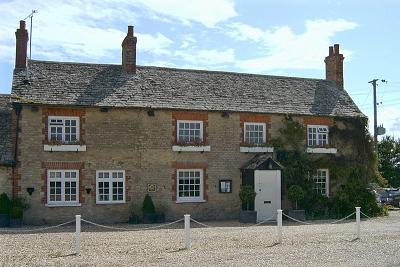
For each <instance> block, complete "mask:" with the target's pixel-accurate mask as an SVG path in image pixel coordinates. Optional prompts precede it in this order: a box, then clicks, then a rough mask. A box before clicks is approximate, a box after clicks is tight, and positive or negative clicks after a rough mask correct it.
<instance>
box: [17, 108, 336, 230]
mask: <svg viewBox="0 0 400 267" xmlns="http://www.w3.org/2000/svg"><path fill="white" fill-rule="evenodd" d="M63 112H64V113H65V114H64V115H68V116H69V115H70V114H71V112H73V113H74V114H78V115H79V116H80V118H81V129H80V131H81V136H82V140H83V142H84V143H85V145H86V147H87V151H86V152H47V151H44V149H43V145H44V144H45V143H46V142H47V141H46V127H47V126H46V123H47V122H46V116H48V115H49V116H51V115H55V114H57V115H63ZM195 113H197V112H193V111H192V112H190V114H191V115H190V116H195V117H196V115H193V114H195ZM198 113H199V114H200V115H199V116H200V117H201V118H203V119H205V120H207V121H206V123H204V125H205V126H204V127H205V133H204V134H205V135H206V136H207V139H206V140H207V143H208V145H210V146H211V151H210V152H174V151H172V145H173V144H175V141H176V140H175V137H174V134H175V133H176V132H175V131H176V129H175V123H176V119H179V116H183V117H185V115H182V114H185V112H183V111H180V112H173V111H168V110H162V111H161V110H155V115H154V116H149V115H148V112H147V110H145V109H112V108H110V109H108V112H100V109H99V108H85V109H83V108H82V109H74V110H73V111H71V110H69V111H68V110H67V109H58V108H39V110H35V109H31V108H30V107H28V106H25V107H24V108H23V110H22V116H21V121H20V128H21V132H20V144H19V163H20V164H19V165H18V166H19V168H18V173H19V174H20V175H21V179H20V180H18V186H20V188H21V190H20V194H21V195H22V196H24V197H26V199H27V201H28V203H29V206H30V208H29V209H28V210H27V211H26V213H25V215H24V218H25V221H26V222H27V223H31V224H43V223H56V222H62V221H66V220H70V219H72V218H73V216H74V215H75V214H81V215H82V216H83V217H85V218H86V219H91V220H95V221H98V222H121V221H127V220H128V217H129V214H130V213H131V211H132V210H134V211H136V212H139V211H140V208H141V206H142V202H143V199H144V196H145V194H147V187H148V184H156V185H157V191H156V192H153V193H149V194H150V195H151V196H152V198H153V201H154V203H155V206H156V208H158V209H159V210H162V211H164V212H165V213H166V216H167V219H169V220H171V219H176V218H181V217H182V216H183V214H185V213H190V214H191V215H192V216H193V217H194V218H201V219H233V218H237V217H238V214H239V210H240V200H239V197H238V193H239V189H240V184H241V174H240V170H239V168H240V167H241V166H242V165H244V164H245V163H246V162H247V161H248V160H249V159H251V158H252V157H253V156H254V155H255V154H254V153H240V152H239V151H240V143H241V140H242V128H241V126H240V125H241V118H242V119H243V118H244V117H245V116H243V114H239V113H230V114H229V116H222V113H221V112H208V113H205V115H206V116H204V112H198ZM241 115H242V116H241ZM260 118H261V119H262V120H265V121H266V122H267V126H268V128H269V129H268V131H269V132H268V134H267V136H268V137H271V138H274V137H276V136H278V135H279V128H280V127H282V118H283V116H280V115H271V116H269V115H262V116H261V117H259V119H260ZM298 119H299V118H298ZM63 164H64V165H63ZM69 164H78V165H79V169H80V181H79V182H80V194H81V195H80V200H81V206H80V207H46V199H47V197H46V192H47V191H46V190H47V188H46V187H47V185H46V179H47V176H46V170H47V169H49V168H52V167H51V166H59V168H61V166H69ZM78 165H77V166H78ZM49 166H50V167H49ZM180 166H201V168H204V169H205V174H206V185H205V190H206V199H205V200H206V201H205V202H202V203H176V201H175V199H174V196H176V192H175V190H176V187H175V184H174V183H175V181H174V179H175V172H176V169H177V168H180ZM327 167H328V166H327ZM54 168H56V167H54ZM96 170H125V172H126V203H125V204H96ZM220 179H230V180H232V187H233V192H232V193H219V180H220ZM27 187H34V188H35V192H34V193H33V194H32V195H31V196H29V195H27V193H26V188H27ZM89 188H90V190H91V192H90V193H87V192H86V189H89Z"/></svg>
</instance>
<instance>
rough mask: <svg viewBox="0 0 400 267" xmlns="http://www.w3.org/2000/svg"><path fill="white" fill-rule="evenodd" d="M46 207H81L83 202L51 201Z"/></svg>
mask: <svg viewBox="0 0 400 267" xmlns="http://www.w3.org/2000/svg"><path fill="white" fill-rule="evenodd" d="M44 206H45V207H48V208H56V207H80V206H82V204H81V203H50V204H45V205H44Z"/></svg>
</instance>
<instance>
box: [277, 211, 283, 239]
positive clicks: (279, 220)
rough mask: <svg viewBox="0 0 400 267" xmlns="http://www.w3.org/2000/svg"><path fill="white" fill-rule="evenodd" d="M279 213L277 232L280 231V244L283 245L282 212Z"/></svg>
mask: <svg viewBox="0 0 400 267" xmlns="http://www.w3.org/2000/svg"><path fill="white" fill-rule="evenodd" d="M277 211H278V217H277V219H276V222H277V231H278V244H281V243H282V210H277Z"/></svg>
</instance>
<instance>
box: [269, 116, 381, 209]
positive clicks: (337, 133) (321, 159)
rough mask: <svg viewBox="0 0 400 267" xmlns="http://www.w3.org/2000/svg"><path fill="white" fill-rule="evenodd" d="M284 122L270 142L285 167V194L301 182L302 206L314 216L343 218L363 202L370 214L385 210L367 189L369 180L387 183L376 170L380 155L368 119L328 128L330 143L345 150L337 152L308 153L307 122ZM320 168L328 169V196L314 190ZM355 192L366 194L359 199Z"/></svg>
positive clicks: (345, 121)
mask: <svg viewBox="0 0 400 267" xmlns="http://www.w3.org/2000/svg"><path fill="white" fill-rule="evenodd" d="M283 125H284V126H283V127H282V128H281V129H280V130H279V132H280V137H278V138H275V139H273V140H271V142H272V144H273V146H274V148H275V151H276V159H277V160H278V161H279V162H280V163H282V165H283V166H285V169H284V172H283V194H284V195H286V193H287V192H286V191H287V188H289V187H290V186H291V185H295V184H296V185H300V186H301V187H302V188H303V190H304V191H305V196H306V197H305V198H304V199H303V201H302V202H301V205H300V206H302V208H304V209H305V210H306V212H307V214H308V216H312V217H340V216H341V215H343V214H345V215H347V214H348V213H351V212H352V211H353V209H354V206H355V205H363V206H364V211H367V212H368V213H369V214H370V215H377V214H381V213H382V209H380V208H379V207H378V206H377V204H376V203H375V198H374V196H373V195H372V194H371V193H370V192H369V191H368V189H367V184H368V183H369V182H373V181H375V182H378V183H379V184H380V185H385V180H384V179H383V178H382V177H381V176H380V175H379V172H378V171H377V157H376V154H375V152H374V149H373V143H372V139H371V136H370V135H369V133H368V127H367V126H368V125H367V120H366V118H363V117H359V118H336V119H335V124H334V125H333V126H332V127H331V128H330V130H329V140H330V143H331V144H334V145H335V146H340V147H338V148H339V149H338V150H339V151H343V152H340V154H337V155H332V154H324V155H316V154H309V153H306V152H305V146H306V142H305V140H306V136H307V135H306V128H305V127H304V125H303V124H302V123H300V122H299V121H296V120H295V119H293V118H292V117H291V116H289V115H287V116H285V118H284V119H283ZM321 168H329V178H330V186H331V188H330V189H332V190H330V191H333V192H334V193H333V195H332V196H331V197H330V198H329V199H328V198H327V197H325V196H322V195H318V194H315V193H314V191H313V181H312V179H310V177H311V176H312V174H313V173H316V170H317V169H321ZM349 188H350V189H351V190H350V191H352V192H350V191H349ZM357 190H358V191H357ZM360 190H361V191H360ZM353 191H354V192H353ZM356 191H357V192H356ZM353 194H358V195H359V196H363V197H362V198H361V199H357V198H354V197H353V196H352V195H353ZM349 209H351V210H349ZM346 213H347V214H346Z"/></svg>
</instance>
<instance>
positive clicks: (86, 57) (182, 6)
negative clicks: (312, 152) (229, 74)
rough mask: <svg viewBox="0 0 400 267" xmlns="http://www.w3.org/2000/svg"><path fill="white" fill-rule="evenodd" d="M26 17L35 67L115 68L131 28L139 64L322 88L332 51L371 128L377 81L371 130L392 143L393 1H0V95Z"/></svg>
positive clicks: (396, 4)
mask: <svg viewBox="0 0 400 267" xmlns="http://www.w3.org/2000/svg"><path fill="white" fill-rule="evenodd" d="M32 10H37V11H38V13H36V14H35V15H34V18H33V31H32V59H37V60H50V61H73V62H91V63H112V64H120V63H121V42H122V40H123V38H124V37H125V35H126V31H127V26H128V25H134V27H135V35H136V36H137V37H138V43H137V53H138V55H137V63H138V65H151V66H165V67H175V68H193V69H207V70H222V71H233V72H245V73H258V74H268V75H283V76H296V77H308V78H319V79H324V78H325V64H324V58H325V56H327V54H328V47H329V46H330V45H333V44H335V43H338V44H340V50H341V52H342V53H343V54H344V57H345V61H344V86H345V89H346V91H347V92H348V93H349V94H350V96H351V97H352V99H353V100H354V101H355V103H356V104H357V105H358V107H359V108H360V109H361V111H362V112H363V113H364V114H366V115H367V116H368V117H369V118H370V126H371V125H372V124H373V98H372V96H373V94H372V85H371V84H370V83H368V82H369V81H370V80H372V79H379V81H378V87H377V101H378V124H379V125H380V124H383V126H384V127H385V128H386V135H391V136H394V137H395V138H400V68H399V66H398V64H399V63H400V53H398V50H400V48H399V41H400V34H399V29H400V18H399V14H400V13H399V10H400V1H396V0H392V1H390V0H381V1H367V0H364V1H356V0H347V1H329V0H326V1H321V0H317V1H311V0H310V1H305V0H304V1H302V0H279V1H269V0H253V1H248V0H102V1H98V0H96V1H94V0H86V1H79V0H75V1H72V0H71V1H66V0H64V1H60V0H29V1H22V0H13V1H7V0H0V11H1V16H0V70H1V71H0V93H10V91H11V80H12V71H13V68H14V60H15V30H16V28H18V26H19V20H22V19H25V18H26V17H27V16H28V15H29V14H30V12H31V11H32ZM27 26H28V27H30V20H29V19H28V20H27ZM381 80H385V81H386V82H382V81H381ZM370 129H371V127H370ZM381 137H382V136H381Z"/></svg>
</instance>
